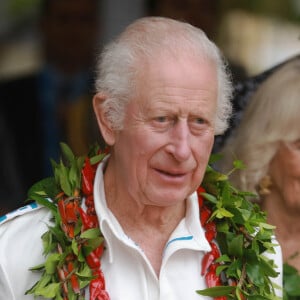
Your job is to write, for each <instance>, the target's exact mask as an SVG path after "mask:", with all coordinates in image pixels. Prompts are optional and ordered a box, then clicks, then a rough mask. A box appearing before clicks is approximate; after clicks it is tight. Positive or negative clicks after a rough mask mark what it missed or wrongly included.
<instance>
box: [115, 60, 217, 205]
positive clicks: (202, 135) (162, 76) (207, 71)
mask: <svg viewBox="0 0 300 300" xmlns="http://www.w3.org/2000/svg"><path fill="white" fill-rule="evenodd" d="M142 74H143V78H140V79H139V83H138V93H137V94H138V95H139V96H138V97H136V98H135V99H133V100H132V101H131V102H130V103H129V105H128V108H127V111H126V118H125V122H124V129H123V130H121V131H118V132H117V133H116V139H115V145H114V151H113V155H114V159H115V163H116V168H117V175H116V179H117V180H118V181H119V182H118V184H119V183H120V182H121V184H122V185H123V189H125V190H126V191H124V194H123V195H124V196H125V195H128V193H129V196H130V197H132V198H134V199H135V200H136V201H140V202H142V203H143V204H146V205H155V206H169V205H174V204H176V203H178V202H180V201H183V200H184V199H185V198H186V197H187V196H188V195H190V194H191V193H192V192H193V191H194V190H195V189H196V188H197V186H198V185H199V184H200V183H201V181H202V178H203V175H204V172H205V169H206V166H207V162H208V159H209V156H210V152H211V149H212V145H213V140H214V120H215V114H216V101H217V79H216V70H215V66H214V65H213V64H212V63H211V62H209V61H208V60H204V59H201V58H197V60H195V59H191V58H187V57H186V58H185V59H182V60H174V59H167V58H163V59H160V58H158V59H157V60H156V61H155V62H154V63H152V64H148V65H145V66H144V71H143V73H142Z"/></svg>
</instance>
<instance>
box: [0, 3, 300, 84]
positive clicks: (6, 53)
mask: <svg viewBox="0 0 300 300" xmlns="http://www.w3.org/2000/svg"><path fill="white" fill-rule="evenodd" d="M101 2H102V3H101V7H100V9H99V14H100V15H101V23H100V25H101V27H102V37H101V39H102V41H103V42H107V41H109V40H110V39H111V38H113V37H114V36H115V35H116V34H118V33H119V32H120V31H121V30H122V29H123V28H124V26H126V25H127V24H128V23H130V22H131V21H132V20H134V19H135V18H138V17H141V16H144V15H147V14H149V12H152V11H151V10H152V9H153V6H154V5H157V4H153V3H154V2H155V1H151V0H102V1H101ZM156 2H158V3H159V2H161V3H162V2H166V3H167V2H169V3H167V4H166V5H167V6H168V7H169V8H163V11H162V13H161V14H166V10H168V9H169V14H171V13H172V9H173V10H174V9H175V10H177V11H178V10H181V11H182V16H184V14H186V12H185V10H187V8H186V6H188V5H191V3H192V5H194V7H196V5H195V4H194V3H197V2H198V3H199V7H200V5H201V6H202V7H203V10H205V9H206V8H205V6H207V5H210V4H205V3H206V2H207V3H209V2H212V3H214V4H215V6H216V7H215V12H214V13H212V12H209V13H210V14H209V13H208V14H207V17H208V16H209V17H210V18H211V19H212V20H211V22H213V23H214V24H213V25H214V26H216V27H215V31H214V36H213V39H214V40H215V42H217V44H218V45H219V46H220V47H221V48H222V49H223V51H224V53H225V54H226V56H227V57H229V58H230V59H231V60H232V61H233V62H236V63H237V64H240V65H242V66H244V67H245V69H246V70H247V73H248V74H251V75H252V74H255V73H258V72H260V71H262V70H264V69H266V68H268V67H270V66H272V65H274V64H276V63H278V62H281V61H283V60H284V59H286V58H288V57H290V56H292V55H294V54H295V53H298V52H299V50H300V40H299V37H300V30H299V29H300V1H299V0H275V1H274V0H251V1H247V0H210V1H203V0H174V1H167V0H162V1H159V0H157V1H156ZM39 4H40V0H1V1H0V79H1V78H4V77H11V76H16V75H19V74H20V73H26V72H31V71H32V70H34V69H38V68H39V66H40V65H41V64H42V60H43V57H42V54H41V47H40V43H41V38H40V36H39V30H38V28H37V27H38V26H37V20H38V17H39V12H40V10H39ZM70 5H72V1H70ZM158 6H159V5H158ZM199 9H200V8H199ZM157 13H158V14H159V12H157ZM151 14H153V13H151ZM193 14H194V15H197V14H199V18H200V16H201V15H203V12H201V11H197V10H196V11H195V10H194V11H193ZM185 16H187V14H186V15H185ZM179 17H180V16H179ZM186 18H187V17H186ZM192 18H194V19H195V16H192Z"/></svg>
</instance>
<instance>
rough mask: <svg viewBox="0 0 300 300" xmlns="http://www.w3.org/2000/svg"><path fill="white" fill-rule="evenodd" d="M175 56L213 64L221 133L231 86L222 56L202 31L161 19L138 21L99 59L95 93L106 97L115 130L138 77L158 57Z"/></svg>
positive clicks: (121, 121) (226, 116)
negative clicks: (198, 59)
mask: <svg viewBox="0 0 300 300" xmlns="http://www.w3.org/2000/svg"><path fill="white" fill-rule="evenodd" d="M179 38H180V40H181V42H180V43H178V40H179ZM178 53H180V54H182V53H188V54H187V55H193V56H197V57H203V58H204V59H208V60H211V61H212V62H213V63H214V64H215V65H216V68H217V73H218V87H219V88H218V109H217V117H216V133H217V134H220V133H222V132H224V130H225V129H226V128H227V121H228V118H229V116H230V113H231V103H230V98H231V91H232V87H231V83H230V77H229V76H228V73H227V66H226V64H225V63H224V61H223V57H222V55H221V54H220V52H219V50H218V48H217V47H216V46H215V44H214V43H212V42H211V41H210V40H209V39H208V38H207V37H206V35H205V34H204V33H203V31H202V30H200V29H198V28H195V27H193V26H191V25H189V24H187V23H184V22H179V21H175V20H172V19H167V18H161V17H149V18H142V19H139V20H137V21H136V22H134V23H133V24H131V25H130V26H128V28H127V29H126V30H125V32H124V33H123V34H121V36H120V37H119V38H118V39H117V40H116V41H114V42H112V43H111V44H109V45H108V46H107V47H106V48H105V50H104V52H103V54H102V56H101V59H100V61H99V65H98V76H97V80H96V90H97V92H100V93H103V94H105V95H106V97H107V99H106V101H105V102H104V103H103V105H104V106H106V111H107V114H108V116H109V119H110V120H111V123H112V124H113V125H114V127H115V128H116V129H121V128H122V125H123V118H124V111H125V108H126V105H127V103H128V102H129V101H130V100H131V99H132V98H133V97H135V96H136V95H135V93H136V90H137V85H138V84H139V78H140V77H141V76H142V75H143V70H145V68H147V63H151V61H155V60H156V59H157V57H170V56H171V57H172V56H174V57H175V58H176V57H177V55H178Z"/></svg>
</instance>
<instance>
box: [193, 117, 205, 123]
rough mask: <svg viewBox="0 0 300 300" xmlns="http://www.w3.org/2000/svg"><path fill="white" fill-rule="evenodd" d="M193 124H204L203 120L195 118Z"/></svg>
mask: <svg viewBox="0 0 300 300" xmlns="http://www.w3.org/2000/svg"><path fill="white" fill-rule="evenodd" d="M194 122H195V123H196V124H204V123H205V120H204V119H203V118H195V119H194Z"/></svg>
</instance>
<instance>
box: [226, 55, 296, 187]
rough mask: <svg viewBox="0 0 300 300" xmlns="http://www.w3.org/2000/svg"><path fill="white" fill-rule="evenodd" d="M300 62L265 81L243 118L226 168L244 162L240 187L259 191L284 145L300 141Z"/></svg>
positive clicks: (237, 177)
mask: <svg viewBox="0 0 300 300" xmlns="http://www.w3.org/2000/svg"><path fill="white" fill-rule="evenodd" d="M299 115H300V59H299V58H297V59H295V60H292V61H290V62H288V63H287V64H285V65H283V66H282V67H281V68H279V69H278V70H277V71H276V72H275V73H273V74H272V75H271V76H270V77H268V79H267V80H265V81H264V82H263V83H262V84H261V86H260V87H259V88H258V90H257V91H256V92H255V94H254V95H253V96H252V99H250V102H249V105H248V107H247V109H246V111H245V113H244V115H243V119H242V122H241V124H240V125H239V128H238V129H237V130H236V132H235V134H234V136H233V137H232V138H231V139H230V140H229V141H228V143H227V145H226V146H225V149H224V165H225V164H227V167H228V161H230V160H231V161H232V160H233V159H240V160H242V161H243V162H244V163H245V164H246V169H245V170H243V171H240V172H236V174H235V175H234V176H233V178H232V179H233V181H234V182H235V183H236V184H237V186H238V187H239V188H242V189H246V190H250V191H255V189H256V187H257V185H258V184H259V182H260V180H261V179H262V178H263V177H264V176H265V175H267V174H268V171H269V166H270V163H271V161H272V159H273V157H274V156H275V154H276V153H277V151H278V149H279V147H280V143H282V142H294V141H297V140H298V139H299V138H300V126H299V125H300V124H299Z"/></svg>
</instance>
